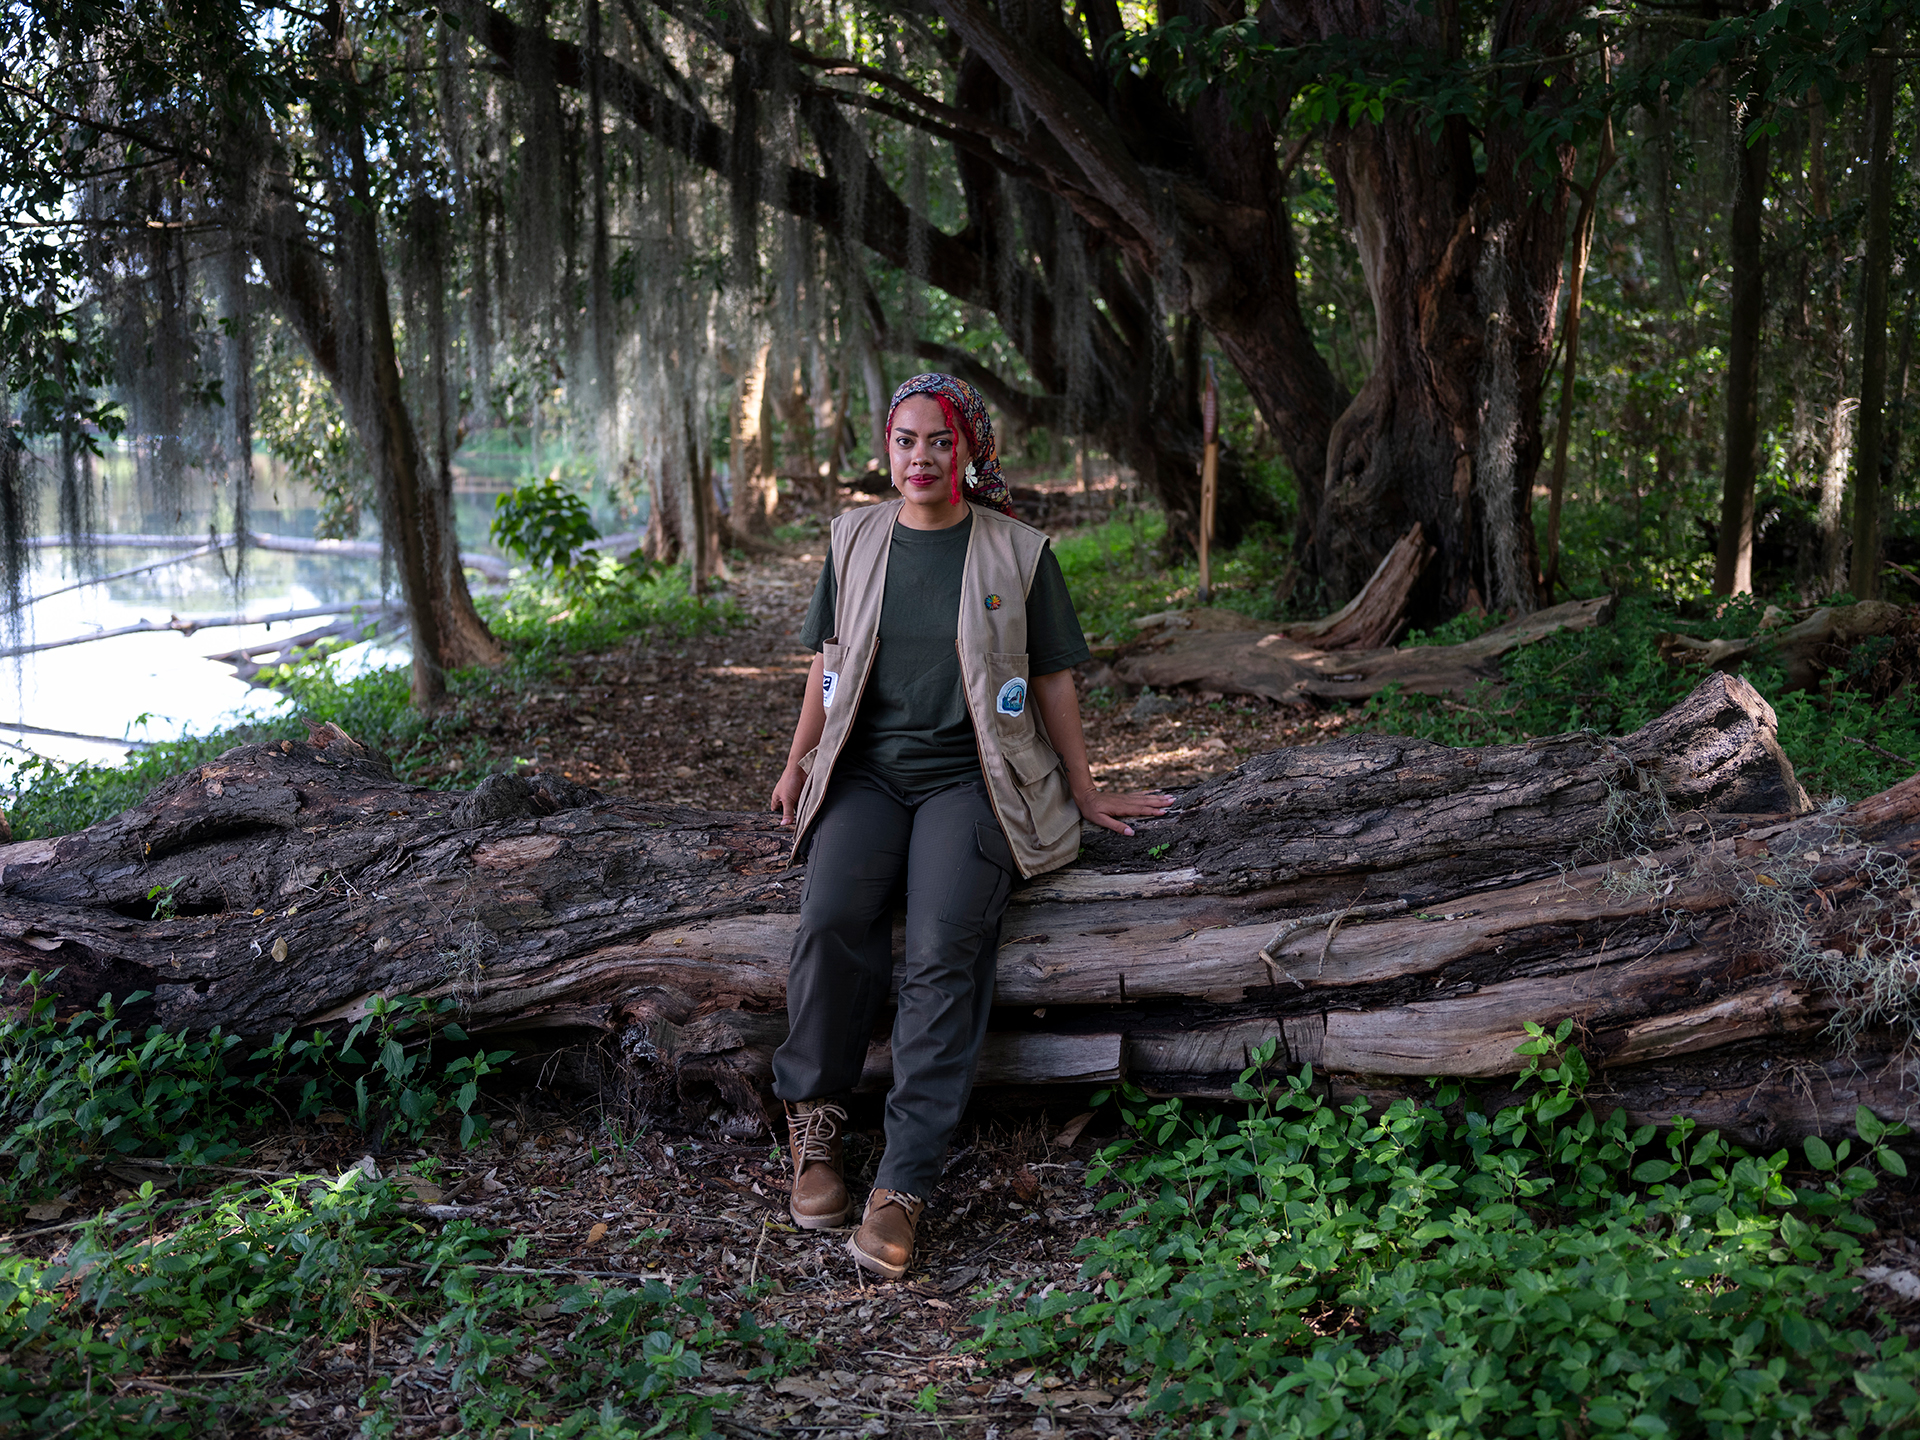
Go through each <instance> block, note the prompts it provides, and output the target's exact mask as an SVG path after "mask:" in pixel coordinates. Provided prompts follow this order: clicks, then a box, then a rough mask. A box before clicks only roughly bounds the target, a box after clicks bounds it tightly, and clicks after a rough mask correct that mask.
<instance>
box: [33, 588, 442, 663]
mask: <svg viewBox="0 0 1920 1440" xmlns="http://www.w3.org/2000/svg"><path fill="white" fill-rule="evenodd" d="M404 608H405V607H404V606H400V605H393V604H388V603H387V602H385V601H382V602H380V603H378V604H372V605H367V604H356V605H316V606H313V607H311V608H309V609H305V610H278V611H274V612H273V613H271V614H267V615H247V614H237V615H188V616H185V617H182V616H179V615H174V616H171V617H169V618H168V619H166V620H141V621H138V622H136V623H135V624H132V625H120V626H116V627H115V628H113V629H111V630H100V631H96V632H95V633H94V634H92V635H71V636H69V637H67V638H66V639H65V640H44V641H41V642H39V643H38V644H34V645H15V646H13V647H11V648H9V649H5V650H0V660H12V659H14V658H15V657H16V656H20V655H35V654H38V653H39V652H40V651H42V650H64V649H66V648H67V647H68V646H70V645H87V644H90V643H92V642H93V641H95V640H115V639H118V638H119V637H120V636H122V635H146V634H150V633H154V632H158V631H162V630H174V631H178V632H179V633H180V634H182V635H191V634H193V633H194V632H195V631H196V630H223V629H226V628H228V627H230V626H234V625H277V624H279V623H280V622H281V621H283V620H312V619H315V618H317V617H319V616H321V615H361V614H367V615H386V614H396V615H397V614H400V613H401V612H402V611H403V610H404Z"/></svg>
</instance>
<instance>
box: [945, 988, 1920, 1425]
mask: <svg viewBox="0 0 1920 1440" xmlns="http://www.w3.org/2000/svg"><path fill="white" fill-rule="evenodd" d="M1530 1029H1532V1030H1533V1032H1534V1038H1533V1039H1532V1040H1531V1041H1530V1042H1529V1045H1528V1047H1527V1048H1530V1049H1531V1050H1532V1051H1533V1052H1534V1053H1535V1055H1536V1059H1535V1062H1534V1063H1535V1066H1536V1073H1535V1075H1534V1076H1533V1078H1535V1079H1538V1080H1539V1081H1541V1082H1542V1083H1541V1084H1540V1085H1539V1086H1538V1088H1535V1089H1532V1090H1531V1091H1530V1093H1529V1094H1528V1096H1527V1098H1526V1099H1525V1101H1524V1102H1523V1103H1521V1104H1517V1105H1514V1106H1511V1107H1509V1108H1507V1109H1504V1110H1501V1111H1500V1112H1499V1113H1497V1114H1495V1115H1491V1116H1488V1115H1484V1114H1480V1113H1478V1112H1476V1111H1475V1110H1473V1109H1472V1108H1471V1106H1470V1105H1467V1104H1464V1097H1463V1096H1462V1095H1461V1094H1460V1093H1459V1092H1458V1091H1457V1090H1455V1089H1451V1088H1442V1089H1440V1090H1438V1091H1437V1092H1436V1093H1435V1095H1434V1096H1433V1098H1432V1100H1431V1101H1430V1102H1428V1103H1415V1102H1413V1101H1411V1100H1406V1099H1402V1100H1399V1101H1396V1102H1394V1103H1393V1104H1392V1105H1390V1106H1388V1107H1387V1108H1386V1109H1384V1110H1380V1111H1376V1110H1373V1109H1371V1108H1370V1107H1369V1106H1368V1105H1367V1104H1366V1103H1365V1102H1364V1101H1359V1100H1356V1101H1355V1102H1353V1103H1352V1104H1349V1105H1346V1106H1344V1107H1339V1108H1336V1107H1334V1106H1332V1105H1330V1104H1329V1103H1327V1102H1326V1101H1325V1100H1324V1099H1322V1098H1321V1097H1320V1096H1319V1095H1318V1094H1317V1093H1316V1092H1315V1089H1314V1085H1313V1076H1312V1071H1311V1069H1308V1070H1304V1071H1302V1072H1301V1073H1300V1074H1298V1075H1295V1076H1292V1077H1290V1078H1286V1079H1284V1080H1280V1081H1277V1082H1276V1081H1273V1080H1270V1079H1268V1078H1267V1077H1266V1076H1265V1073H1264V1068H1263V1067H1264V1066H1265V1065H1267V1064H1268V1063H1269V1062H1270V1061H1271V1059H1272V1047H1271V1046H1269V1047H1267V1049H1266V1050H1265V1051H1263V1052H1261V1053H1259V1054H1257V1055H1256V1056H1255V1057H1254V1062H1255V1063H1254V1066H1253V1068H1251V1069H1249V1070H1248V1071H1247V1072H1246V1073H1245V1074H1244V1075H1243V1077H1242V1079H1241V1081H1240V1083H1239V1085H1238V1086H1237V1087H1236V1094H1237V1096H1238V1098H1239V1099H1241V1100H1242V1101H1243V1102H1245V1103H1246V1104H1247V1105H1248V1107H1249V1108H1248V1110H1247V1112H1246V1114H1245V1116H1244V1118H1242V1119H1240V1120H1238V1121H1236V1122H1233V1123H1232V1124H1231V1125H1228V1124H1226V1122H1224V1121H1223V1120H1222V1119H1221V1117H1219V1116H1218V1115H1198V1114H1194V1113H1191V1112H1189V1111H1188V1110H1186V1109H1185V1108H1183V1107H1182V1105H1181V1103H1180V1102H1179V1101H1177V1100H1172V1101H1166V1102H1163V1103H1160V1104H1157V1105H1147V1104H1146V1103H1145V1097H1143V1096H1141V1095H1139V1094H1138V1093H1137V1092H1128V1093H1127V1094H1126V1096H1125V1098H1124V1099H1123V1101H1122V1107H1121V1108H1122V1112H1123V1114H1124V1116H1125V1119H1126V1122H1127V1129H1128V1132H1129V1133H1127V1134H1126V1135H1125V1137H1124V1138H1123V1139H1122V1140H1121V1141H1119V1142H1118V1143H1116V1144H1115V1145H1113V1146H1111V1147H1109V1148H1108V1149H1107V1150H1105V1151H1104V1152H1102V1155H1101V1157H1100V1163H1099V1164H1098V1165H1096V1166H1095V1167H1094V1169H1093V1170H1092V1171H1091V1172H1090V1176H1089V1180H1090V1183H1099V1182H1101V1181H1103V1180H1104V1181H1105V1182H1106V1183H1109V1184H1111V1185H1113V1186H1114V1187H1115V1188H1114V1189H1113V1191H1112V1193H1111V1194H1110V1195H1108V1196H1107V1197H1106V1198H1105V1199H1104V1200H1103V1202H1102V1203H1103V1204H1106V1205H1109V1206H1110V1207H1111V1208H1113V1209H1114V1211H1115V1214H1114V1225H1113V1228H1112V1229H1111V1230H1110V1231H1108V1232H1107V1233H1105V1234H1103V1235H1099V1236H1095V1237H1093V1238H1091V1239H1089V1240H1087V1241H1084V1242H1083V1243H1082V1245H1081V1253H1082V1254H1083V1256H1084V1263H1083V1265H1082V1268H1081V1272H1080V1273H1081V1279H1082V1284H1081V1286H1080V1287H1079V1288H1076V1289H1066V1290H1062V1289H1055V1288H1053V1287H1048V1289H1047V1290H1046V1291H1044V1292H1041V1293H1028V1291H1027V1290H1026V1289H1024V1288H1023V1287H1020V1286H1013V1287H1009V1288H1007V1289H1006V1290H1004V1291H1002V1292H1001V1293H1000V1294H999V1295H997V1296H996V1297H995V1298H994V1301H993V1303H992V1304H991V1305H990V1306H989V1307H988V1308H987V1309H986V1310H985V1311H984V1312H982V1313H981V1314H980V1315H979V1316H977V1317H976V1319H977V1321H978V1323H979V1324H981V1325H982V1327H983V1334H982V1338H981V1340H980V1342H979V1343H980V1346H981V1347H982V1348H983V1349H984V1350H985V1352H986V1353H987V1355H988V1356H989V1357H990V1358H991V1359H993V1360H997V1361H1018V1362H1021V1363H1023V1364H1027V1365H1033V1366H1040V1367H1058V1368H1060V1369H1063V1370H1067V1371H1071V1372H1072V1373H1074V1374H1076V1375H1081V1374H1085V1373H1087V1372H1089V1371H1091V1372H1095V1373H1100V1374H1107V1375H1114V1374H1124V1375H1126V1376H1128V1377H1130V1380H1131V1379H1145V1380H1147V1382H1148V1384H1149V1388H1150V1392H1151V1399H1150V1401H1149V1403H1148V1405H1147V1407H1146V1410H1145V1412H1143V1414H1142V1415H1141V1418H1142V1419H1146V1418H1147V1417H1148V1416H1152V1415H1157V1416H1158V1417H1159V1419H1160V1421H1161V1423H1162V1424H1163V1426H1164V1428H1165V1431H1166V1432H1167V1433H1186V1434H1192V1435H1196V1436H1209V1437H1225V1436H1229V1435H1245V1436H1251V1437H1306V1436H1343V1437H1356V1440H1358V1437H1382V1436H1396V1435H1404V1436H1419V1437H1423V1440H1427V1437H1445V1436H1482V1435H1500V1436H1530V1437H1539V1440H1564V1437H1565V1436H1569V1435H1578V1436H1583V1437H1592V1440H1605V1437H1628V1436H1634V1437H1648V1436H1713V1437H1720V1436H1774V1435H1787V1434H1792V1435H1803V1436H1834V1437H1852V1436H1868V1435H1882V1434H1891V1433H1894V1432H1895V1431H1896V1430H1897V1428H1898V1427H1899V1426H1901V1425H1903V1424H1906V1423H1907V1422H1909V1421H1911V1419H1912V1417H1913V1415H1914V1414H1915V1407H1916V1405H1920V1390H1916V1388H1915V1386H1916V1381H1920V1354H1916V1353H1915V1352H1912V1351H1910V1350H1909V1349H1908V1348H1907V1346H1906V1342H1905V1340H1904V1339H1903V1338H1901V1337H1900V1336H1898V1335H1893V1336H1892V1337H1891V1338H1887V1337H1886V1335H1885V1331H1884V1327H1883V1326H1881V1325H1880V1323H1879V1322H1878V1319H1877V1317H1876V1316H1874V1315H1873V1314H1871V1313H1869V1311H1868V1310H1867V1308H1866V1307H1865V1305H1864V1303H1863V1301H1862V1299H1861V1296H1860V1293H1859V1283H1860V1282H1859V1281H1858V1280H1856V1279H1854V1278H1852V1274H1853V1271H1854V1270H1856V1269H1857V1268H1858V1266H1859V1264H1860V1260H1861V1245H1860V1239H1859V1237H1860V1235H1861V1234H1862V1233H1864V1232H1867V1231H1869V1230H1870V1229H1871V1226H1870V1224H1869V1222H1868V1221H1866V1220H1865V1219H1863V1218H1862V1217H1861V1216H1860V1215H1858V1214H1857V1213H1856V1212H1855V1202H1856V1201H1858V1200H1859V1199H1860V1198H1861V1197H1862V1196H1863V1195H1865V1194H1866V1193H1867V1192H1869V1191H1870V1190H1872V1189H1873V1188H1874V1186H1875V1184H1876V1181H1875V1178H1874V1175H1873V1173H1872V1169H1871V1168H1870V1167H1871V1166H1873V1165H1877V1166H1879V1167H1880V1168H1882V1169H1884V1170H1886V1171H1888V1172H1890V1173H1893V1174H1896V1175H1899V1174H1904V1173H1905V1166H1904V1162H1903V1161H1902V1159H1901V1157H1900V1156H1899V1154H1898V1153H1897V1152H1895V1151H1894V1150H1892V1149H1891V1148H1889V1147H1888V1146H1887V1145H1886V1144H1885V1142H1886V1141H1887V1140H1888V1139H1889V1138H1892V1137H1893V1136H1895V1135H1896V1134H1900V1133H1904V1132H1903V1131H1901V1130H1898V1129H1897V1128H1889V1127H1886V1126H1884V1125H1882V1124H1881V1122H1879V1121H1878V1120H1877V1119H1876V1118H1875V1117H1874V1116H1873V1115H1871V1114H1870V1113H1868V1112H1867V1111H1865V1110H1862V1111H1861V1112H1860V1115H1859V1120H1858V1124H1859V1137H1858V1138H1859V1141H1860V1144H1861V1149H1860V1151H1859V1153H1858V1158H1857V1160H1856V1162H1855V1163H1852V1164H1849V1163H1848V1162H1849V1160H1850V1159H1853V1158H1854V1156H1855V1151H1854V1148H1853V1145H1852V1142H1847V1141H1843V1142H1842V1143H1841V1144H1839V1145H1838V1146H1834V1147H1829V1146H1828V1145H1827V1144H1825V1143H1824V1142H1822V1141H1819V1140H1817V1139H1816V1140H1810V1141H1808V1142H1807V1145H1806V1148H1805V1155H1806V1161H1807V1163H1808V1165H1810V1166H1811V1173H1812V1177H1813V1178H1812V1179H1811V1181H1810V1182H1809V1183H1808V1184H1805V1185H1796V1184H1794V1183H1791V1182H1790V1180H1789V1177H1788V1170H1789V1161H1790V1157H1789V1155H1788V1153H1787V1152H1786V1151H1784V1150H1783V1151H1780V1152H1779V1153H1777V1154H1774V1155H1772V1156H1769V1157H1765V1158H1762V1157H1757V1156H1751V1155H1747V1154H1744V1153H1742V1152H1741V1151H1740V1150H1738V1149H1737V1148H1735V1147H1733V1146H1730V1145H1728V1144H1727V1143H1725V1142H1724V1141H1723V1140H1722V1139H1721V1138H1720V1137H1719V1136H1718V1135H1717V1134H1712V1133H1708V1134H1700V1133H1698V1132H1697V1131H1696V1130H1695V1128H1694V1127H1693V1126H1692V1125H1691V1124H1689V1123H1687V1122H1686V1121H1684V1120H1682V1121H1676V1123H1675V1124H1674V1126H1673V1127H1672V1128H1671V1129H1670V1130H1668V1131H1667V1132H1666V1133H1664V1134H1659V1133H1657V1132H1656V1131H1655V1129H1654V1128H1653V1127H1652V1126H1642V1127H1638V1128H1634V1127H1630V1126H1629V1125H1628V1124H1627V1122H1626V1119H1625V1117H1624V1115H1623V1114H1622V1113H1621V1112H1619V1111H1615V1112H1614V1113H1613V1114H1612V1115H1611V1116H1610V1117H1609V1118H1607V1119H1604V1120H1601V1119H1599V1118H1597V1117H1596V1116H1595V1114H1594V1113H1593V1112H1592V1111H1590V1110H1589V1109H1587V1108H1586V1107H1585V1106H1583V1105H1582V1104H1581V1103H1580V1099H1579V1088H1580V1086H1581V1085H1582V1084H1583V1083H1584V1082H1585V1079H1586V1067H1585V1065H1584V1063H1583V1062H1582V1061H1581V1060H1580V1057H1579V1055H1578V1053H1577V1052H1574V1051H1567V1050H1564V1049H1563V1048H1562V1047H1563V1046H1564V1044H1565V1041H1566V1040H1567V1038H1568V1036H1569V1034H1570V1031H1571V1025H1570V1024H1568V1025H1564V1026H1562V1027H1561V1030H1560V1032H1559V1033H1558V1034H1553V1035H1549V1034H1544V1033H1541V1032H1540V1031H1539V1028H1538V1027H1530ZM1555 1055H1564V1057H1565V1058H1564V1059H1563V1060H1561V1061H1560V1062H1559V1063H1557V1064H1549V1065H1548V1066H1547V1067H1546V1068H1544V1069H1540V1068H1538V1067H1539V1064H1540V1058H1541V1057H1552V1056H1555Z"/></svg>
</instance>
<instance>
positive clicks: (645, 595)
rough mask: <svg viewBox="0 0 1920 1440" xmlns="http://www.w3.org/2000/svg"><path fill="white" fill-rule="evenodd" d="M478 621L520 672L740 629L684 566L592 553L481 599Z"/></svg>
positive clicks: (728, 600) (727, 606) (736, 615)
mask: <svg viewBox="0 0 1920 1440" xmlns="http://www.w3.org/2000/svg"><path fill="white" fill-rule="evenodd" d="M477 604H478V607H479V610H480V613H481V615H482V616H483V617H484V618H485V619H486V622H487V624H488V626H489V627H490V628H491V629H492V630H493V633H494V635H495V636H497V637H498V638H499V640H500V642H501V643H502V644H504V645H506V646H507V647H508V648H509V649H510V650H512V651H513V653H514V658H515V662H516V663H517V664H520V665H522V666H531V665H536V664H540V663H543V662H545V661H547V660H550V659H551V658H552V657H556V656H559V655H562V654H566V653H569V652H573V651H581V650H598V649H604V648H605V647H607V646H609V645H613V644H616V643H618V642H619V641H621V640H624V639H626V638H627V637H628V636H630V635H653V636H657V637H661V638H666V637H671V636H683V635H700V634H710V633H714V632H718V631H722V630H725V629H727V628H729V627H730V626H732V625H735V624H737V623H739V620H740V616H741V611H740V607H739V606H738V605H736V604H735V603H734V601H733V599H732V597H731V596H727V595H708V596H702V595H695V594H694V593H693V591H692V588H691V586H690V585H689V584H688V575H687V568H686V567H685V566H684V565H654V564H649V563H647V562H646V561H645V560H643V559H642V558H641V557H639V556H637V555H636V556H633V557H632V558H631V559H629V560H627V561H624V562H623V561H618V560H615V559H614V558H613V557H612V556H610V555H603V554H600V553H597V552H594V553H591V554H590V555H589V556H588V558H587V559H585V560H583V561H582V562H581V563H580V564H578V565H576V566H574V567H572V569H570V570H567V571H563V572H559V573H553V572H540V571H535V572H534V573H533V574H531V575H527V576H525V577H523V578H521V579H520V580H518V581H516V582H515V583H514V584H513V585H512V586H511V587H509V588H508V589H507V590H506V591H505V592H504V593H503V594H500V595H489V596H484V597H482V598H481V599H480V600H479V601H478V602H477Z"/></svg>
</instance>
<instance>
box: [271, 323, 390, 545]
mask: <svg viewBox="0 0 1920 1440" xmlns="http://www.w3.org/2000/svg"><path fill="white" fill-rule="evenodd" d="M260 334H261V344H260V347H259V359H258V361H257V363H256V364H255V366H254V374H253V383H254V387H255V395H256V400H257V403H256V404H255V407H254V414H253V427H254V435H255V438H256V439H257V440H258V441H259V444H260V446H261V448H262V449H264V450H265V451H266V452H267V453H268V454H269V455H271V456H273V458H274V459H276V460H278V461H279V462H280V463H281V464H282V465H284V466H285V467H286V473H287V476H288V478H289V479H291V480H294V481H297V482H300V483H303V484H306V485H308V486H311V487H312V488H313V490H314V491H315V492H316V493H317V494H318V496H319V498H320V513H319V515H318V516H317V517H315V520H314V526H313V536H314V538H315V539H316V540H335V539H338V540H350V539H352V538H353V537H354V536H356V535H358V534H359V533H360V521H361V517H362V516H363V515H364V514H366V513H367V512H369V511H371V510H372V509H373V506H374V497H373V475H372V472H371V471H370V470H369V469H368V467H367V461H366V456H365V455H364V454H363V453H362V451H361V448H360V442H359V440H358V439H357V438H356V437H355V436H354V433H353V427H352V426H350V425H348V424H347V416H346V412H345V410H343V409H342V408H341V405H340V400H339V397H338V396H336V395H335V394H334V393H333V387H332V386H331V385H330V384H328V383H327V381H326V380H325V379H324V378H323V377H322V376H321V375H320V372H319V371H318V370H316V369H315V368H314V365H313V361H312V360H311V359H310V358H309V357H308V355H307V353H306V351H305V350H304V349H303V348H302V347H301V346H300V345H299V344H298V343H297V342H296V341H295V340H294V339H293V337H292V336H291V335H290V334H288V332H287V329H286V327H285V326H282V325H263V326H261V327H260Z"/></svg>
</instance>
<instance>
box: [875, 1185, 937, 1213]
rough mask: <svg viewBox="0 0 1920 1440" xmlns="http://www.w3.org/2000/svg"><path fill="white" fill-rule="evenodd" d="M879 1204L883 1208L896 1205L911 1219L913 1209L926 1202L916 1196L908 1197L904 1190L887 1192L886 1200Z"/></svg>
mask: <svg viewBox="0 0 1920 1440" xmlns="http://www.w3.org/2000/svg"><path fill="white" fill-rule="evenodd" d="M880 1203H881V1205H883V1206H886V1205H898V1206H899V1207H900V1208H901V1209H902V1210H904V1211H906V1212H907V1215H908V1218H912V1217H913V1215H914V1214H915V1213H916V1210H915V1207H916V1206H919V1205H924V1204H926V1203H927V1202H926V1201H924V1200H922V1199H921V1198H920V1197H919V1196H918V1195H909V1194H908V1193H907V1192H906V1191H904V1190H889V1191H887V1198H886V1199H884V1200H882V1201H881V1202H880Z"/></svg>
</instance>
